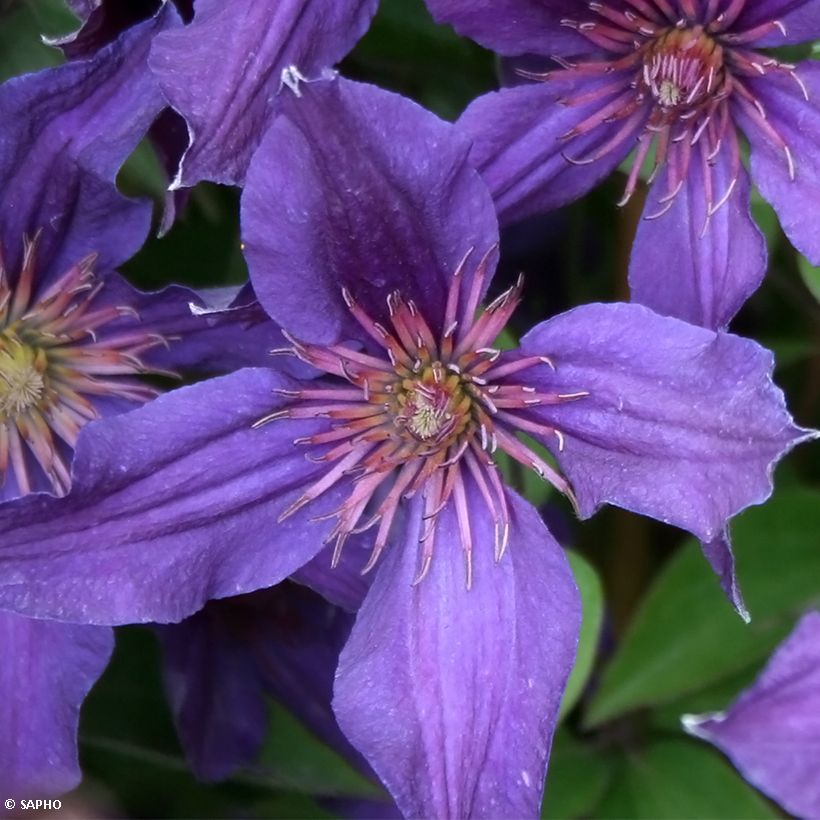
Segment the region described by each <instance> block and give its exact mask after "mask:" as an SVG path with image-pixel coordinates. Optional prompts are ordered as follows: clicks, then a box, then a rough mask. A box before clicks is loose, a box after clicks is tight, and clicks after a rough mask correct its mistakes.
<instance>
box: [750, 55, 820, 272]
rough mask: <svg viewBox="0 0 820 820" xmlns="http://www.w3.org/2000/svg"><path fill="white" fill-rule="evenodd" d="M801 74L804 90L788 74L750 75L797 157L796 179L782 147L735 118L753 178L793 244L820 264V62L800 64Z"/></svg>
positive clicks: (771, 122) (769, 117)
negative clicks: (748, 151)
mask: <svg viewBox="0 0 820 820" xmlns="http://www.w3.org/2000/svg"><path fill="white" fill-rule="evenodd" d="M797 74H798V76H799V77H800V80H801V82H802V83H803V84H804V86H805V88H806V93H807V94H808V100H807V99H806V98H805V97H804V96H803V89H802V88H801V86H800V85H798V84H797V83H796V82H795V81H794V80H793V79H792V78H791V77H789V76H787V75H775V74H769V75H768V76H766V77H765V78H763V79H762V80H760V79H750V80H749V81H748V84H749V88H750V89H751V91H752V93H753V94H754V95H755V96H756V97H757V98H758V100H759V101H760V102H761V103H762V105H763V107H764V108H765V110H766V115H767V120H768V123H769V126H770V127H771V128H773V129H774V130H775V131H776V132H777V133H778V134H779V136H780V138H781V139H782V140H783V142H784V143H785V144H786V146H788V149H789V151H790V152H791V155H792V158H793V161H794V178H792V176H791V174H790V166H789V161H788V158H787V156H786V154H785V152H784V150H783V148H782V147H780V146H778V145H777V144H776V142H775V141H774V140H773V139H772V138H771V137H770V136H768V135H767V134H765V133H764V132H763V131H761V129H760V128H759V127H758V126H757V125H756V124H755V123H750V122H749V118H748V115H746V114H744V112H743V111H742V110H738V112H737V116H738V119H739V120H740V122H741V124H742V125H743V127H744V131H745V132H746V135H747V136H748V138H749V142H750V143H751V146H752V178H753V179H754V181H755V184H756V185H757V187H758V188H759V189H760V193H762V194H763V196H764V197H765V198H766V199H767V200H768V201H769V202H771V204H772V205H773V206H774V208H775V210H776V211H777V215H778V216H779V217H780V224H781V225H782V226H783V230H784V231H785V232H786V235H787V236H788V237H789V239H790V240H791V241H792V244H793V245H794V246H795V247H796V248H797V249H798V250H799V251H801V253H803V254H804V255H805V256H807V257H808V258H809V259H810V260H811V261H812V263H813V264H815V265H820V222H818V220H817V202H818V201H820V156H818V152H817V141H816V139H815V137H816V135H817V134H818V133H820V65H817V64H816V63H812V62H806V63H801V64H800V65H799V66H798V68H797Z"/></svg>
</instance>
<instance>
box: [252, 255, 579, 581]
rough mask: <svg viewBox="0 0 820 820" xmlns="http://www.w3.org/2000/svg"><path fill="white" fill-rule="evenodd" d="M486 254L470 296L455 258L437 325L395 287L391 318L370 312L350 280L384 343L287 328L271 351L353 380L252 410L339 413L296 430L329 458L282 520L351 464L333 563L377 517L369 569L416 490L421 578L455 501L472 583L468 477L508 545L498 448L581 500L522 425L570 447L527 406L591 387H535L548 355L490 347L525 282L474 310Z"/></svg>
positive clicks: (499, 546)
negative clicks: (359, 345) (312, 336)
mask: <svg viewBox="0 0 820 820" xmlns="http://www.w3.org/2000/svg"><path fill="white" fill-rule="evenodd" d="M489 255H490V254H489V253H488V254H487V255H485V256H484V258H483V259H482V260H481V261H480V262H479V264H478V265H477V268H476V271H475V274H474V276H473V280H472V283H471V286H470V289H469V292H468V293H467V294H466V298H465V299H463V298H462V297H463V296H464V295H465V294H463V293H462V283H463V280H464V268H465V266H466V264H467V261H468V259H469V257H470V256H471V252H468V254H467V255H466V256H465V257H464V259H463V260H462V262H461V264H460V265H459V266H458V268H457V270H456V272H455V273H454V275H453V277H452V282H451V285H450V288H449V291H448V297H447V303H446V308H445V315H444V317H443V322H442V325H441V327H442V332H441V333H440V334H438V335H436V334H435V333H434V332H433V330H432V329H431V327H432V326H431V324H430V323H428V322H427V321H426V320H425V318H424V317H423V316H422V315H421V313H420V312H419V310H418V307H417V306H416V304H415V303H414V302H413V301H412V300H405V299H404V298H403V297H402V295H401V294H400V293H398V292H393V293H391V294H390V296H389V297H388V299H387V306H388V309H389V316H390V324H391V328H390V329H388V328H386V327H384V326H383V325H381V324H379V323H378V322H376V321H374V320H373V319H372V318H371V317H370V316H369V315H368V314H367V313H366V312H365V311H364V309H363V308H362V307H361V306H360V305H359V304H358V303H357V302H356V301H355V299H354V298H353V296H352V295H351V294H350V293H349V292H348V291H347V290H343V296H344V299H345V302H346V304H347V306H348V308H349V309H350V312H351V313H352V315H353V316H354V317H355V319H356V320H357V322H358V324H359V325H360V326H361V328H362V329H363V331H365V332H366V334H367V335H368V336H369V337H370V338H371V339H373V340H374V341H375V342H376V343H377V346H378V349H379V350H380V351H381V352H380V354H378V355H374V354H371V353H366V352H362V351H361V350H355V349H353V348H351V347H348V346H347V345H331V346H329V347H321V346H318V345H311V344H306V343H304V342H301V341H299V340H296V339H293V338H290V337H289V340H290V341H291V342H292V347H290V348H286V349H284V350H281V351H274V352H277V353H292V354H295V355H296V356H298V357H299V358H300V359H301V360H303V361H305V362H307V363H309V364H311V365H312V366H314V367H316V368H318V369H319V370H321V371H324V372H325V373H326V374H330V375H332V376H336V377H340V378H341V379H343V380H344V381H345V382H346V384H339V383H332V384H327V385H325V384H323V385H322V386H317V387H310V388H305V389H301V390H295V391H294V390H285V391H280V392H282V393H283V394H284V395H286V396H287V397H288V398H291V399H293V400H294V402H293V403H292V404H291V405H290V406H288V407H287V408H285V409H282V410H278V411H276V412H274V413H271V414H270V415H268V416H266V417H265V418H263V419H260V420H259V421H258V422H257V426H260V425H263V424H266V423H268V422H270V421H274V420H276V419H282V418H291V419H294V418H316V417H324V418H328V419H332V420H333V422H334V424H333V426H332V427H331V429H330V430H328V431H327V432H323V433H318V434H315V435H312V436H309V437H306V438H300V439H296V441H295V442H294V443H296V444H303V445H309V446H311V448H312V449H314V452H312V453H311V456H310V457H311V459H312V460H315V461H319V462H327V463H330V464H332V465H333V466H332V467H331V469H330V470H329V471H328V472H327V473H326V474H324V475H323V476H322V477H321V478H320V479H319V480H318V481H316V482H315V483H314V484H313V485H311V486H310V487H309V488H308V489H307V490H306V491H305V492H304V493H303V494H302V495H301V496H300V497H299V498H298V499H297V500H296V501H295V502H294V503H293V504H292V505H291V506H290V507H288V509H286V510H285V511H284V512H283V513H282V514H281V516H280V519H279V520H280V521H281V520H283V519H285V518H287V517H288V516H290V515H292V514H293V513H294V512H295V511H296V510H298V509H301V508H302V507H304V506H305V505H307V504H309V503H310V502H311V501H313V500H314V499H316V498H318V497H319V496H320V495H322V494H323V493H325V492H327V490H329V489H330V488H331V487H333V486H334V485H336V484H337V483H339V482H341V481H342V480H343V479H344V478H347V477H351V476H352V477H353V484H352V491H351V493H350V496H349V497H348V498H347V500H346V501H345V502H344V503H343V504H342V506H341V507H340V508H338V509H337V510H334V511H333V513H331V516H330V517H333V518H335V519H336V525H335V527H334V529H333V530H332V532H331V535H330V537H329V539H328V540H329V541H335V547H334V555H333V563H334V565H335V564H337V563H338V561H339V560H340V557H341V553H342V548H343V546H344V544H345V542H346V541H347V539H348V538H349V536H350V535H351V534H352V533H360V532H364V531H366V530H369V529H370V528H373V527H378V528H377V531H376V535H375V542H374V546H373V550H372V553H371V555H370V559H369V560H368V562H367V564H366V566H365V567H364V569H363V572H368V571H369V570H370V569H372V568H373V566H375V564H376V562H377V561H378V559H379V556H380V555H381V553H382V551H383V550H384V548H385V546H386V544H387V541H388V537H389V535H390V532H391V528H392V526H393V523H394V521H395V518H396V515H397V513H398V510H399V504H400V502H401V500H402V499H408V498H410V497H412V496H414V495H416V494H417V493H421V494H422V498H423V503H424V527H423V532H422V534H421V537H420V543H419V551H420V562H419V571H418V574H417V577H416V581H415V582H416V583H418V582H420V581H421V580H422V579H423V578H424V577H425V575H426V574H427V572H428V571H429V569H430V565H431V562H432V558H433V548H434V543H435V540H436V525H437V519H438V516H439V513H440V512H441V511H442V509H443V508H444V507H445V505H447V504H448V503H449V502H450V501H452V503H453V505H454V509H455V513H456V517H457V519H458V525H459V533H460V539H461V547H462V550H463V552H464V556H465V561H466V572H467V586H468V587H469V586H470V584H471V581H472V550H473V533H472V524H471V516H470V513H469V505H468V500H467V493H468V489H467V482H468V480H469V481H472V482H474V484H475V487H476V488H477V490H478V492H479V493H480V495H481V497H482V498H483V500H484V502H485V504H486V506H487V508H488V510H489V512H490V516H491V518H492V520H493V523H494V527H495V558H496V560H500V559H501V557H502V556H503V554H504V551H505V549H506V546H507V540H508V536H509V525H510V520H509V511H508V505H507V501H506V496H505V491H504V487H503V483H502V480H501V477H500V475H499V471H498V469H497V467H496V463H495V460H494V453H495V452H496V451H497V450H499V449H500V450H502V451H503V452H505V453H507V454H508V455H509V456H511V457H512V458H513V459H515V460H516V461H518V462H520V463H522V464H524V465H525V466H526V467H528V468H532V469H534V470H535V471H536V472H537V473H538V474H539V475H541V476H542V477H543V478H544V479H546V480H548V481H549V482H550V483H552V484H553V485H554V486H555V487H556V488H557V489H558V490H560V491H561V492H562V493H564V494H565V495H567V496H568V497H569V498H570V499H571V500H573V501H574V499H573V495H572V490H571V488H570V485H569V483H568V482H567V480H566V479H565V478H564V477H563V476H562V475H561V474H560V473H559V472H557V471H556V470H555V468H554V467H552V466H551V465H550V464H549V463H547V462H546V461H545V460H544V459H542V458H541V457H540V456H539V455H538V454H537V453H535V452H534V451H533V450H532V448H531V447H529V446H528V445H527V444H525V443H524V442H522V441H521V440H519V438H518V436H517V435H516V434H517V433H518V432H525V433H528V434H532V435H534V436H536V437H538V438H542V439H544V438H549V437H555V438H556V439H557V441H558V443H559V447H561V448H563V436H562V435H561V433H560V431H558V430H556V429H554V428H552V427H549V426H547V425H545V424H542V423H540V422H537V421H534V420H533V419H531V418H528V417H527V414H526V411H527V410H529V409H531V408H532V407H534V406H537V405H542V404H557V403H559V402H565V401H572V400H575V399H580V398H582V397H584V396H586V395H587V393H586V392H584V391H580V392H577V393H571V394H560V393H550V392H540V391H539V390H538V389H537V388H536V387H534V386H530V385H528V384H527V383H526V380H523V381H522V380H521V377H522V376H523V375H524V374H526V373H527V371H531V370H532V369H533V368H536V367H544V366H546V367H549V368H553V369H554V367H555V366H554V364H553V362H552V361H551V360H550V359H548V358H546V357H543V356H529V357H522V356H516V355H514V354H502V351H501V350H499V349H497V348H494V347H492V344H493V342H494V341H495V339H496V338H497V337H498V335H499V333H500V332H501V330H503V328H504V327H505V325H506V324H507V321H508V319H509V318H510V316H511V315H512V313H513V311H514V310H515V308H516V307H517V305H518V304H519V302H520V299H521V290H522V285H523V282H522V281H521V280H520V279H519V281H518V282H517V283H516V285H515V286H513V287H512V288H510V289H509V290H507V291H506V292H504V293H503V294H501V295H500V296H499V297H498V298H497V299H495V301H493V302H492V303H491V304H490V305H489V306H488V307H487V308H486V309H485V310H484V311H482V312H480V313H478V314H477V310H478V305H479V300H480V298H481V293H482V291H483V287H484V283H485V281H486V279H487V274H488V270H487V269H488V259H489ZM319 447H321V448H322V452H321V453H320V454H318V455H317V454H316V453H315V448H319ZM468 476H469V479H468Z"/></svg>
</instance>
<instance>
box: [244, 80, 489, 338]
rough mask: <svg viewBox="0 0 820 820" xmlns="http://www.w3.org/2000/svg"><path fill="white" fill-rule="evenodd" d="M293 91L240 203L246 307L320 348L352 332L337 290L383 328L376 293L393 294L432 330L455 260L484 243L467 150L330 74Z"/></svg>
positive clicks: (441, 129) (400, 102) (480, 191)
mask: <svg viewBox="0 0 820 820" xmlns="http://www.w3.org/2000/svg"><path fill="white" fill-rule="evenodd" d="M289 93H290V92H289ZM301 93H302V96H301V97H300V98H296V97H295V96H293V95H292V94H291V96H290V98H289V101H288V105H287V107H286V109H285V111H286V115H285V116H282V117H280V118H278V119H277V121H276V122H275V123H274V125H273V126H272V127H271V129H270V131H269V132H268V134H267V136H266V137H265V140H264V142H263V143H262V145H261V147H260V148H259V150H258V151H257V153H256V155H255V156H254V159H253V162H252V163H251V168H250V170H249V172H248V183H247V187H246V189H245V193H244V195H243V197H242V233H243V238H244V241H245V245H246V255H247V258H248V264H249V266H250V272H251V280H252V281H253V285H254V288H255V289H256V292H257V294H258V295H259V299H260V301H261V302H262V304H263V305H264V306H265V308H266V309H267V311H268V312H269V313H270V314H271V316H272V317H273V318H274V319H275V320H276V321H278V322H279V323H280V324H281V325H282V326H283V327H284V328H286V329H287V330H289V331H291V332H292V333H294V334H296V335H297V336H300V337H302V338H304V339H307V340H309V341H323V342H327V341H336V340H338V339H339V338H340V337H349V338H360V337H361V336H362V335H364V331H363V330H362V329H361V327H360V326H359V325H358V324H357V323H356V322H355V320H354V319H353V317H352V316H351V315H350V311H349V310H348V309H347V306H346V305H345V302H344V299H343V298H342V293H341V288H342V286H343V285H344V286H347V288H348V289H349V290H350V292H351V294H352V296H353V298H354V299H355V300H356V301H357V302H358V303H359V304H360V305H361V306H362V307H363V308H364V309H365V310H366V311H368V312H369V313H370V315H371V317H372V318H374V319H376V320H381V321H384V322H387V320H388V309H387V303H386V297H387V296H388V295H389V294H390V292H391V291H392V290H394V289H399V290H400V291H401V292H402V294H403V295H404V296H405V298H407V299H414V300H415V302H416V304H417V305H418V306H419V309H420V311H421V312H422V314H423V315H424V317H425V318H426V319H427V322H428V323H429V324H430V325H431V327H433V329H434V330H439V331H440V330H441V327H440V325H441V322H442V321H443V316H444V304H445V300H446V289H447V287H448V285H449V281H450V278H451V276H452V274H453V271H454V270H455V268H456V267H457V266H458V263H459V261H460V260H461V259H462V257H464V255H465V253H466V252H467V251H468V250H469V249H470V248H471V247H473V248H475V253H474V255H473V256H474V258H475V260H476V261H477V260H478V258H480V257H481V256H482V255H483V254H484V253H485V252H486V251H487V250H488V249H489V248H491V247H492V245H493V244H494V243H495V242H497V239H498V227H497V224H496V218H495V213H494V211H493V205H492V202H491V201H490V197H489V195H488V193H487V189H486V187H485V186H484V185H483V184H482V182H481V180H480V179H479V177H478V175H477V174H476V172H475V171H474V170H473V169H472V168H471V167H470V165H468V163H467V151H468V146H467V145H466V144H465V143H464V141H463V140H461V139H459V138H458V137H457V136H456V135H455V132H454V129H453V128H452V126H451V125H449V124H447V123H445V122H442V121H441V120H440V119H438V118H437V117H435V116H434V115H433V114H431V113H429V112H428V111H425V110H424V109H422V108H420V107H419V106H418V105H416V104H415V103H412V102H410V101H409V100H406V99H405V98H403V97H400V96H398V95H396V94H391V93H389V92H387V91H383V90H381V89H378V88H375V87H374V86H369V85H362V84H359V83H353V82H350V81H347V80H342V79H337V80H334V81H322V82H316V83H311V84H309V85H304V86H302V92H301ZM491 264H494V260H493V262H492V263H491ZM471 271H472V267H471V266H468V273H467V274H465V277H467V276H469V275H470V273H471ZM464 287H466V285H465V286H464Z"/></svg>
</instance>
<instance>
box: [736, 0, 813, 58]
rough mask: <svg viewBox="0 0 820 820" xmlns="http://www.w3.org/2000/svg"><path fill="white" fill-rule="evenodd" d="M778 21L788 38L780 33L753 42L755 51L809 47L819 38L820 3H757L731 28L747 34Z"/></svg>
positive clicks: (796, 0) (762, 0)
mask: <svg viewBox="0 0 820 820" xmlns="http://www.w3.org/2000/svg"><path fill="white" fill-rule="evenodd" d="M771 20H778V21H779V22H780V23H782V25H783V26H784V27H785V29H786V33H785V35H784V34H783V32H782V31H779V30H778V29H776V28H775V29H773V30H772V31H771V32H770V33H768V34H766V35H765V36H764V37H761V38H760V39H759V40H756V41H755V42H754V44H753V45H754V47H755V48H762V47H766V46H768V47H770V48H777V47H779V46H785V45H790V44H792V43H807V42H809V41H810V40H816V39H817V38H818V37H820V0H757V1H756V2H754V3H746V7H745V8H744V9H743V12H742V13H741V14H740V16H739V17H738V19H737V20H736V21H735V24H734V25H733V26H732V28H733V29H734V30H735V31H747V30H749V29H753V28H755V27H756V26H759V25H761V24H763V23H768V22H770V21H771Z"/></svg>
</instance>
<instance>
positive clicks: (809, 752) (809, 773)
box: [683, 612, 820, 820]
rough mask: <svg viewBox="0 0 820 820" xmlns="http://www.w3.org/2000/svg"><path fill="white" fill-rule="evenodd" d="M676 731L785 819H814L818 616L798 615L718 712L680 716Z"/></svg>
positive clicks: (817, 813)
mask: <svg viewBox="0 0 820 820" xmlns="http://www.w3.org/2000/svg"><path fill="white" fill-rule="evenodd" d="M683 725H684V727H685V728H686V730H687V731H688V732H690V733H691V734H693V735H695V736H696V737H701V738H703V739H704V740H708V741H709V742H710V743H713V744H714V745H715V746H717V747H718V748H719V749H720V750H721V751H723V752H725V753H726V755H728V757H729V759H730V760H731V761H732V762H733V763H734V764H735V766H737V768H738V769H739V770H740V773H741V774H742V775H743V776H744V777H745V778H746V779H747V780H748V781H749V782H750V783H751V784H752V785H754V786H756V787H757V788H758V789H760V790H761V791H762V792H764V793H765V794H767V795H768V796H769V797H771V798H772V799H773V800H776V801H777V802H778V803H780V805H781V806H783V808H784V809H785V810H786V811H788V812H789V813H790V814H793V815H795V816H797V817H805V818H807V820H817V818H820V779H818V777H817V773H818V771H820V612H810V613H808V614H807V615H805V616H803V618H802V620H801V621H800V623H799V624H798V625H797V627H796V628H795V630H794V632H793V633H792V634H791V635H790V636H789V638H787V640H786V641H784V642H783V644H782V645H781V646H780V648H779V649H778V650H777V651H776V652H775V653H774V655H773V656H772V658H771V660H770V661H769V663H768V665H767V666H766V668H765V669H764V670H763V672H762V674H761V675H760V677H759V678H758V679H757V681H756V682H755V683H754V685H752V686H751V687H750V688H749V689H747V690H746V691H745V692H743V693H742V694H741V695H740V697H739V698H738V699H737V700H736V701H735V702H734V703H733V704H732V705H731V706H730V707H729V708H728V709H727V710H726V711H725V712H718V713H716V714H710V715H698V716H695V715H686V716H685V717H684V718H683Z"/></svg>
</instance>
